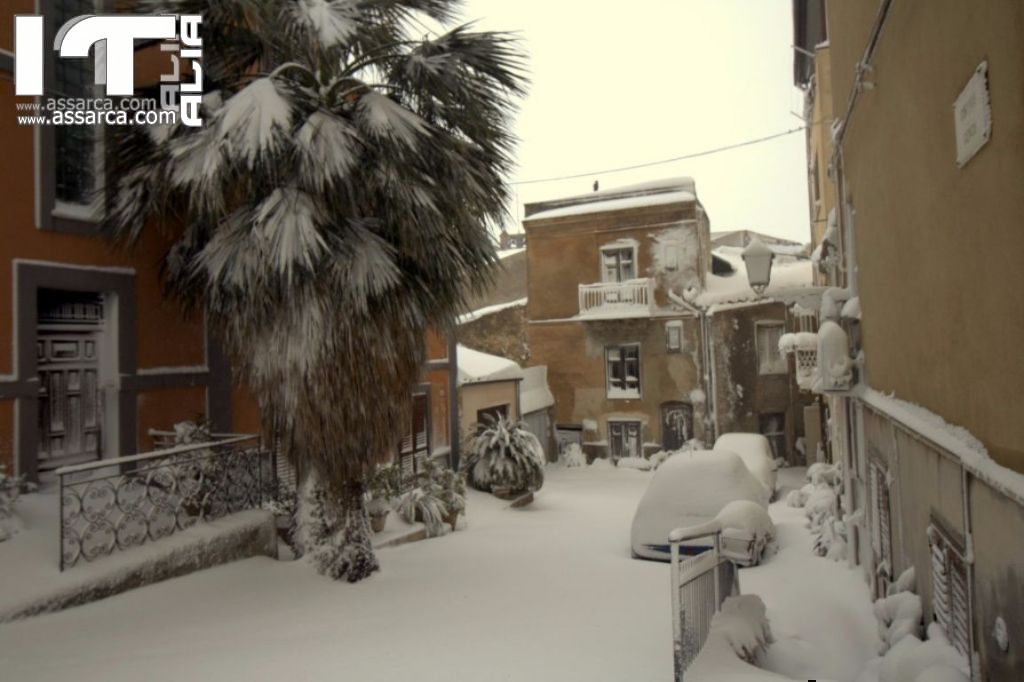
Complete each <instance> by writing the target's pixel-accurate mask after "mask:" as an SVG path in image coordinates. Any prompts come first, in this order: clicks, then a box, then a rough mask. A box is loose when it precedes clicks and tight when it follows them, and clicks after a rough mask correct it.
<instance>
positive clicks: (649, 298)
mask: <svg viewBox="0 0 1024 682" xmlns="http://www.w3.org/2000/svg"><path fill="white" fill-rule="evenodd" d="M579 303H580V315H588V314H590V315H593V314H614V315H616V316H625V317H628V316H630V315H645V314H649V313H650V312H651V309H652V307H653V305H654V280H653V279H650V278H641V279H631V280H628V281H625V282H601V283H598V284H580V285H579Z"/></svg>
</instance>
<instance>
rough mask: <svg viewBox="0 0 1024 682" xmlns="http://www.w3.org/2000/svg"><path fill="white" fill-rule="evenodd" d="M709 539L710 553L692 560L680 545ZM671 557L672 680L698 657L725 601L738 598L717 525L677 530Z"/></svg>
mask: <svg viewBox="0 0 1024 682" xmlns="http://www.w3.org/2000/svg"><path fill="white" fill-rule="evenodd" d="M707 537H710V538H711V540H712V543H711V549H709V550H706V551H704V552H701V553H700V554H697V555H693V556H686V555H684V554H682V552H681V549H680V545H682V544H683V543H686V542H687V541H691V540H695V539H697V538H707ZM669 546H670V548H671V553H672V636H673V659H674V667H675V680H676V682H682V680H683V675H684V673H685V672H686V669H687V668H689V667H690V664H691V663H693V660H694V659H695V658H696V657H697V654H699V653H700V650H701V649H702V648H703V647H704V643H705V642H706V641H707V638H708V633H709V632H710V630H711V619H712V618H713V617H714V615H715V614H716V613H718V611H719V610H720V609H721V608H722V602H724V601H725V598H726V597H729V596H733V595H736V594H739V588H740V585H739V575H738V572H737V569H736V564H735V563H733V562H732V561H730V560H729V559H727V558H725V557H723V556H722V529H721V527H720V526H718V525H717V524H714V523H713V524H710V525H709V524H705V525H702V526H694V527H691V528H680V529H677V530H675V531H673V532H672V534H671V535H670V536H669Z"/></svg>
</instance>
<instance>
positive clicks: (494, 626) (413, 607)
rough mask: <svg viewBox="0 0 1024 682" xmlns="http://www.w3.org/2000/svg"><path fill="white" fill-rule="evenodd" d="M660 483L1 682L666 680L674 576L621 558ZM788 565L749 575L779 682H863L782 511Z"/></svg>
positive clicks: (397, 555)
mask: <svg viewBox="0 0 1024 682" xmlns="http://www.w3.org/2000/svg"><path fill="white" fill-rule="evenodd" d="M650 475H651V474H650V473H648V472H642V471H636V470H632V469H627V470H620V469H613V468H610V467H587V468H573V469H563V468H561V467H550V468H549V469H548V479H547V482H546V483H545V486H544V489H543V490H542V491H541V492H540V493H539V494H538V495H537V496H536V501H535V502H534V503H533V504H532V505H531V506H530V507H528V508H525V509H522V510H513V509H508V508H506V507H505V504H506V503H504V502H500V501H498V500H496V499H494V498H491V497H490V496H486V495H481V494H476V493H472V492H471V494H470V500H469V504H470V507H469V514H470V516H469V523H468V527H467V528H466V529H465V530H462V531H459V532H457V533H455V534H453V535H449V536H446V537H442V538H437V539H433V540H429V541H425V542H418V543H414V544H410V545H403V546H400V547H396V548H388V549H382V550H380V552H379V556H380V560H381V564H382V566H383V569H382V571H381V572H380V573H379V574H377V575H375V576H374V577H373V578H371V579H370V580H367V581H364V582H363V583H360V584H357V585H348V584H341V583H334V582H331V581H329V580H327V579H325V578H322V577H320V576H318V575H316V574H315V572H314V571H313V570H312V569H311V568H310V567H309V566H307V565H305V564H304V563H302V562H291V563H289V562H277V561H273V560H271V559H264V558H256V559H248V560H245V561H241V562H236V563H234V564H229V565H226V566H222V567H219V568H214V569H210V570H207V571H203V572H200V573H196V574H192V575H189V576H185V577H182V578H177V579H174V580H170V581H167V582H165V583H161V584H158V585H154V586H150V587H146V588H142V589H139V590H135V591H133V592H129V593H126V594H123V595H119V596H116V597H112V598H110V599H106V600H104V601H101V602H96V603H93V604H89V605H86V606H81V607H77V608H74V609H70V610H67V611H64V612H61V613H57V614H52V615H47V616H39V617H36V618H32V619H28V620H25V621H21V622H18V623H12V624H6V625H2V626H0V671H3V679H5V680H51V679H52V680H64V679H68V678H76V679H82V680H98V679H102V680H138V679H146V680H181V679H218V680H235V679H246V680H264V679H267V680H270V679H297V680H301V679H359V680H401V679H416V680H418V681H422V682H430V681H432V680H438V681H440V680H474V681H485V680H583V679H586V680H666V679H670V677H671V665H672V663H671V661H672V658H671V626H670V619H669V608H668V602H669V592H668V565H667V564H661V563H653V562H647V561H637V560H633V559H631V558H630V556H629V526H630V522H631V520H632V515H633V510H634V508H635V506H636V503H637V501H638V500H639V498H640V496H641V495H642V493H643V491H644V488H645V487H646V484H647V482H648V480H649V479H650ZM772 512H773V515H775V516H776V522H777V523H778V525H779V536H780V544H781V549H780V551H779V553H778V554H776V555H774V556H772V557H770V558H769V560H768V563H767V564H766V565H765V566H763V567H761V568H755V569H745V570H743V571H742V572H741V574H740V581H741V586H742V588H743V590H744V591H745V592H758V593H760V594H761V595H762V597H763V598H764V601H765V603H766V604H767V606H768V617H769V618H770V619H771V621H772V629H773V631H774V633H775V636H776V638H777V640H778V644H776V645H775V647H773V649H772V650H771V651H770V652H769V656H768V662H769V664H770V665H771V666H772V667H773V669H775V670H777V671H780V672H786V673H787V674H791V675H796V676H797V677H798V678H799V679H807V678H808V677H815V676H816V675H817V676H819V678H820V677H828V678H831V679H834V680H853V679H854V678H855V676H856V673H857V670H858V669H859V666H860V665H861V664H862V663H863V661H864V660H865V659H866V658H868V657H870V656H871V655H872V654H873V653H874V650H873V647H874V638H875V637H876V634H875V630H874V627H875V626H874V620H873V619H872V616H871V608H870V603H869V600H868V594H867V588H866V587H865V586H864V585H863V583H862V582H861V581H860V579H859V578H858V577H857V576H856V574H854V573H853V572H851V571H848V570H847V569H846V568H845V567H843V566H841V565H839V564H835V563H833V562H831V561H828V560H825V559H820V558H817V557H814V556H812V555H811V553H810V537H809V536H808V534H807V531H806V530H804V529H803V527H802V521H801V519H800V517H799V510H790V509H788V508H785V507H784V506H782V505H780V504H779V503H776V505H774V506H773V509H772Z"/></svg>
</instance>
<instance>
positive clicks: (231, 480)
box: [57, 435, 276, 571]
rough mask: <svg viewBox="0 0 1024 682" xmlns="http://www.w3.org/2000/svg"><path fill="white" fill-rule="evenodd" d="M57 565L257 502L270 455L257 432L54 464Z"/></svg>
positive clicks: (269, 473)
mask: <svg viewBox="0 0 1024 682" xmlns="http://www.w3.org/2000/svg"><path fill="white" fill-rule="evenodd" d="M57 476H58V477H59V479H60V526H61V529H60V535H61V556H60V570H62V571H63V570H64V569H65V568H69V567H71V566H74V565H75V564H77V563H78V562H79V561H82V560H84V561H92V560H93V559H97V558H99V557H101V556H106V555H108V554H112V553H114V552H116V551H119V550H125V549H128V548H130V547H137V546H139V545H142V544H145V543H147V542H150V541H153V540H158V539H160V538H164V537H167V536H168V535H171V534H173V533H176V532H178V531H181V530H185V529H186V528H188V527H190V526H192V525H194V524H195V523H197V522H205V521H210V520H213V519H216V518H219V517H221V516H225V515H226V514H230V513H234V512H238V511H242V510H245V509H253V508H258V507H260V506H261V505H262V504H263V502H265V501H268V500H270V499H271V497H272V495H273V492H274V489H275V484H276V480H275V475H274V454H273V452H272V451H269V450H267V449H265V448H263V447H261V445H260V441H259V438H258V437H257V436H248V435H239V436H235V435H232V436H224V437H222V438H216V437H215V440H213V441H210V442H205V443H194V444H191V445H181V446H177V447H171V448H167V449H163V450H156V451H154V452H146V453H142V454H138V455H130V456H127V457H117V458H112V459H103V460H97V461H95V462H89V463H86V464H78V465H74V466H67V467H63V468H61V469H58V470H57Z"/></svg>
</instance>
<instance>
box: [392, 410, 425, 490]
mask: <svg viewBox="0 0 1024 682" xmlns="http://www.w3.org/2000/svg"><path fill="white" fill-rule="evenodd" d="M429 403H430V396H429V395H428V394H426V393H416V394H414V395H413V396H412V421H411V422H410V424H409V429H408V431H406V433H405V435H404V436H402V441H401V443H400V444H399V446H398V463H399V465H400V466H401V467H402V478H403V479H404V480H406V481H411V480H412V479H413V478H415V476H416V474H418V473H419V472H420V470H421V469H422V468H423V461H424V460H425V459H426V458H427V456H428V455H429V453H430V410H429Z"/></svg>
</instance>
